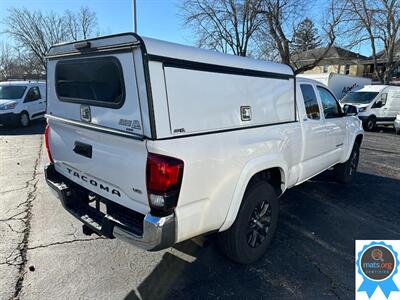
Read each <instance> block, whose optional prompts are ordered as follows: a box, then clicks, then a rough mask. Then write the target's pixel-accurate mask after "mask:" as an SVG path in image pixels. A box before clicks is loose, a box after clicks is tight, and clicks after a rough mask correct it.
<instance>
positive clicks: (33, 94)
mask: <svg viewBox="0 0 400 300" xmlns="http://www.w3.org/2000/svg"><path fill="white" fill-rule="evenodd" d="M40 98H41V96H40V91H39V88H38V87H37V86H35V87H33V88H30V90H29V91H28V93H27V94H26V96H25V102H32V101H36V100H39V99H40Z"/></svg>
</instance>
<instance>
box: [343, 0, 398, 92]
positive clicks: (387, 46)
mask: <svg viewBox="0 0 400 300" xmlns="http://www.w3.org/2000/svg"><path fill="white" fill-rule="evenodd" d="M346 4H347V9H346V13H347V16H346V17H347V18H346V19H347V20H348V22H349V23H350V24H351V28H352V31H353V32H352V35H354V36H357V37H358V38H357V39H356V40H355V43H354V44H357V43H362V42H364V41H367V42H369V43H370V46H371V50H372V59H373V64H374V72H375V75H376V77H377V78H378V80H379V81H380V82H382V83H385V84H387V83H389V82H390V80H391V78H392V73H393V71H394V70H395V69H396V68H397V67H398V66H399V65H400V60H399V59H397V60H396V59H395V55H396V51H399V50H400V49H399V48H400V47H399V46H400V45H399V44H397V41H398V39H399V29H400V1H399V0H346ZM380 46H382V47H383V52H378V49H379V47H380ZM379 60H381V61H379ZM379 63H382V65H383V67H382V68H379Z"/></svg>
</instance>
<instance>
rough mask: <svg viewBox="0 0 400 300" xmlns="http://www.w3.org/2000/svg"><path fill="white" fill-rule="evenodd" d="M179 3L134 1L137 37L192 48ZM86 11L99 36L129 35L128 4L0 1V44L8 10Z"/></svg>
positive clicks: (364, 50)
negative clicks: (92, 15) (93, 15)
mask: <svg viewBox="0 0 400 300" xmlns="http://www.w3.org/2000/svg"><path fill="white" fill-rule="evenodd" d="M181 3H182V0H137V12H138V13H137V16H138V17H137V21H138V33H139V34H140V35H143V36H147V37H153V38H158V39H162V40H166V41H170V42H175V43H180V44H187V45H193V44H194V40H193V38H192V37H191V34H190V30H188V29H185V28H184V27H183V24H182V18H181V17H180V16H179V12H180V9H179V8H180V5H181ZM85 6H87V7H89V8H90V9H91V10H93V11H94V12H95V13H96V15H97V19H98V25H99V28H100V31H101V34H102V35H107V34H115V33H121V32H129V31H133V21H132V19H133V18H132V15H133V13H132V10H133V9H132V0H0V43H1V42H2V41H6V42H9V40H8V37H7V36H6V35H5V34H2V33H1V32H3V31H4V30H5V28H4V20H5V18H6V17H7V15H8V9H9V8H12V7H25V8H27V9H30V10H43V11H46V10H47V11H54V12H57V13H62V12H64V11H65V10H67V9H69V10H72V11H77V10H79V8H80V7H85ZM352 50H353V51H356V52H360V53H361V54H363V55H370V53H369V52H370V50H369V46H368V45H366V44H364V45H361V46H358V47H356V48H354V49H352Z"/></svg>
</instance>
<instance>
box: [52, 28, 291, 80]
mask: <svg viewBox="0 0 400 300" xmlns="http://www.w3.org/2000/svg"><path fill="white" fill-rule="evenodd" d="M85 41H87V42H90V47H91V48H96V49H100V48H107V47H111V46H116V45H121V46H122V45H129V44H130V45H132V44H137V43H138V42H139V43H143V44H144V47H145V49H146V52H147V54H148V55H154V56H161V57H168V58H174V59H180V60H186V61H193V62H198V63H206V64H213V65H221V66H228V67H234V68H241V69H247V70H256V71H262V72H271V73H278V74H284V75H289V76H293V70H292V69H291V68H290V67H289V66H288V65H284V64H278V63H274V62H269V61H264V60H257V59H253V58H249V57H241V56H236V55H230V54H223V53H219V52H216V51H212V50H206V49H200V48H197V47H191V46H185V45H180V44H176V43H171V42H166V41H161V40H157V39H153V38H147V37H140V36H138V35H136V34H134V33H123V34H117V35H110V36H103V37H98V38H93V39H88V40H85ZM85 41H77V42H71V43H64V44H58V45H54V46H52V47H51V48H50V50H49V53H48V57H50V58H51V57H54V56H58V55H63V54H67V53H76V52H79V50H77V49H75V46H74V45H76V44H77V43H82V42H85ZM85 52H86V51H84V50H83V51H81V53H85Z"/></svg>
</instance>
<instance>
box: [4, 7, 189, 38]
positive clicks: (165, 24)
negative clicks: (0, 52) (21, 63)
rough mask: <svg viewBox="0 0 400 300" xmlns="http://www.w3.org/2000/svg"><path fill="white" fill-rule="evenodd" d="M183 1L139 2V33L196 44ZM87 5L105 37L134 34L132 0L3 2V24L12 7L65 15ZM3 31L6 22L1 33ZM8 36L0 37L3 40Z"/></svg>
mask: <svg viewBox="0 0 400 300" xmlns="http://www.w3.org/2000/svg"><path fill="white" fill-rule="evenodd" d="M180 3H181V1H180V0H137V2H136V6H137V12H138V14H137V23H138V33H139V34H141V35H143V36H147V37H153V38H158V39H163V40H167V41H171V42H176V43H181V44H189V45H190V44H193V41H192V40H190V33H189V32H188V31H187V30H185V29H184V28H183V27H182V24H181V23H182V21H181V18H180V17H179V16H178V14H179V5H180ZM82 6H87V7H89V8H90V9H91V10H93V11H94V12H96V15H97V19H98V24H99V27H100V30H101V33H102V34H114V33H121V32H128V31H133V21H132V19H133V18H132V15H133V13H132V11H133V10H132V0H0V22H1V21H2V20H4V18H6V17H7V14H8V11H7V10H8V9H9V8H11V7H25V8H27V9H30V10H44V11H46V10H48V11H51V10H52V11H54V12H59V13H62V12H63V11H65V10H67V9H69V10H72V11H77V10H79V8H80V7H82ZM3 31H4V24H3V22H1V23H0V32H3ZM6 39H7V37H5V35H4V34H0V40H3V41H5V40H6Z"/></svg>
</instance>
